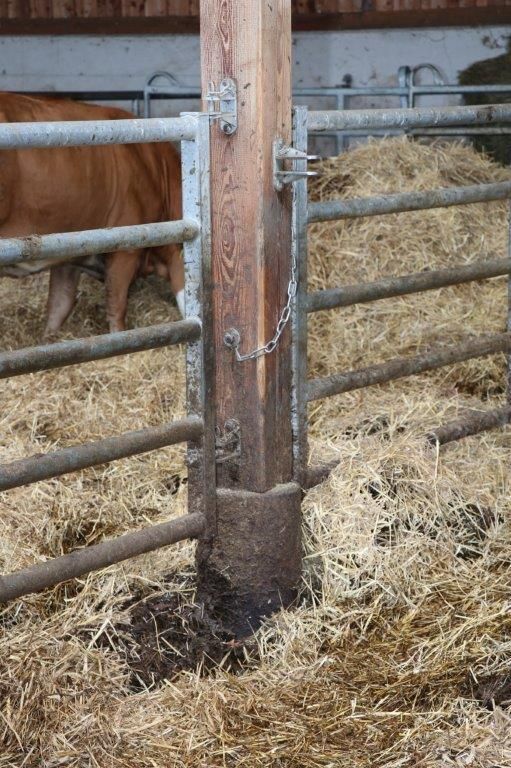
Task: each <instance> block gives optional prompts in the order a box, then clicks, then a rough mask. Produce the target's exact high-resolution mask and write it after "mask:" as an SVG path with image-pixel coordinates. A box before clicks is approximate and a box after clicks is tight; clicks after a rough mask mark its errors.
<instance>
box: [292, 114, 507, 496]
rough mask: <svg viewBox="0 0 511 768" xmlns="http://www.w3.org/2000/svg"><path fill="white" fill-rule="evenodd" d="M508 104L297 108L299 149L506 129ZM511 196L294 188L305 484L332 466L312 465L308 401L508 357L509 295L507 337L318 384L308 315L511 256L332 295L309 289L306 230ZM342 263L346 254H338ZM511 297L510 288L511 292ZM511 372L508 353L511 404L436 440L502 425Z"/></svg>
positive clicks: (415, 289) (299, 428)
mask: <svg viewBox="0 0 511 768" xmlns="http://www.w3.org/2000/svg"><path fill="white" fill-rule="evenodd" d="M510 123H511V107H509V106H508V105H496V106H488V107H473V108H472V107H445V108H422V109H421V108H418V109H388V110H386V109H376V110H374V109H373V110H357V111H355V110H353V111H351V110H350V111H349V112H345V111H344V112H343V111H324V112H307V109H306V108H304V107H299V108H297V109H296V110H295V118H294V144H295V147H296V148H297V149H299V150H301V151H302V152H303V154H304V155H305V154H306V150H307V138H308V135H309V132H312V131H314V132H321V131H332V130H333V131H346V132H352V131H353V130H364V131H373V130H385V131H387V130H390V131H392V130H398V129H399V130H406V131H413V130H416V129H421V130H422V129H432V130H437V131H440V130H442V131H443V130H445V129H449V128H454V127H460V126H463V127H468V128H470V129H475V130H477V128H480V129H483V128H487V129H488V130H494V129H495V126H497V128H498V127H500V126H509V124H510ZM306 162H307V161H306V160H305V159H302V160H298V161H296V169H297V170H299V171H300V172H301V173H303V172H304V171H305V170H306ZM509 198H511V181H503V182H498V183H493V184H476V185H473V186H465V187H450V188H446V189H433V190H426V191H420V192H404V193H398V194H393V195H383V196H375V197H365V198H353V199H348V200H333V201H331V202H313V203H309V202H308V199H307V178H306V177H302V178H300V179H297V180H296V181H295V184H294V204H293V208H294V213H293V228H294V236H293V247H294V249H295V261H296V264H297V272H298V292H297V297H296V303H295V313H294V339H295V341H294V361H293V362H294V387H293V389H294V398H295V399H294V413H293V418H294V455H295V462H296V467H295V473H296V477H297V478H298V479H299V481H300V483H301V485H302V486H304V487H310V486H311V485H313V484H315V483H317V482H319V481H320V480H321V479H322V478H324V477H325V476H326V475H327V474H328V472H329V471H330V469H331V468H332V466H331V465H330V466H323V467H321V466H320V467H309V466H308V445H307V404H308V403H310V402H313V401H315V400H321V399H322V398H326V397H331V396H332V395H338V394H341V393H343V392H350V391H352V390H355V389H363V388H365V387H369V386H372V385H375V384H383V383H385V382H388V381H393V380H395V379H399V378H403V377H406V376H413V375H417V374H420V373H424V372H425V371H431V370H434V369H437V368H441V367H443V366H447V365H452V364H453V363H460V362H463V361H465V360H470V359H472V358H476V357H483V356H487V355H493V354H497V353H500V352H505V353H510V352H511V298H510V309H509V311H508V317H507V325H506V328H507V330H506V332H505V333H499V334H492V335H485V336H484V337H481V338H473V337H471V338H467V339H466V340H464V341H461V342H460V343H458V344H456V345H452V346H442V347H437V348H433V349H431V350H429V351H428V352H426V353H423V354H420V355H417V356H415V357H406V358H395V359H392V360H389V361H387V362H385V363H379V364H377V365H372V366H368V367H367V368H362V369H358V370H352V371H343V372H339V373H335V374H333V375H332V376H328V377H326V378H318V379H307V316H308V314H309V313H312V312H318V311H321V310H331V309H336V308H339V307H350V306H353V305H354V304H361V303H367V302H372V301H378V300H379V299H387V298H391V297H394V296H404V295H406V294H412V293H420V292H422V291H429V290H433V289H436V288H442V287H444V286H449V285H458V284H461V283H467V282H471V281H474V280H482V279H486V278H491V277H496V276H499V275H509V274H510V273H511V253H510V254H509V258H505V259H492V260H488V261H484V262H477V263H475V264H470V265H468V266H466V265H463V266H456V267H452V268H449V269H442V270H434V271H428V272H419V273H416V274H409V275H401V276H396V277H387V278H382V279H381V280H379V281H377V282H373V283H366V284H357V285H346V286H342V287H338V288H332V289H329V290H323V291H317V292H315V293H310V294H309V293H307V227H308V225H309V224H312V223H314V222H322V221H334V220H341V219H352V218H359V217H363V216H381V215H385V214H391V213H398V212H401V211H419V210H428V209H431V208H442V207H448V206H454V205H469V204H471V203H478V202H484V201H490V200H504V199H509ZM339 258H341V254H339ZM509 295H510V297H511V287H510V289H509ZM510 372H511V367H510V365H509V357H508V382H507V384H508V404H507V405H506V406H505V407H503V408H498V409H494V410H490V411H486V412H479V411H473V412H471V413H469V414H467V416H466V418H464V419H463V420H460V421H456V422H452V423H449V424H445V425H443V426H441V427H439V428H438V429H437V430H435V431H434V432H433V433H432V434H430V435H429V439H430V440H432V441H435V442H437V443H439V444H441V445H443V444H445V443H448V442H450V441H452V440H458V439H460V438H462V437H467V436H469V435H475V434H478V433H479V432H483V431H485V430H488V429H494V428H495V427H499V426H503V425H505V424H507V423H508V422H509V420H510V418H511V400H510V391H511V390H510V387H511V373H510Z"/></svg>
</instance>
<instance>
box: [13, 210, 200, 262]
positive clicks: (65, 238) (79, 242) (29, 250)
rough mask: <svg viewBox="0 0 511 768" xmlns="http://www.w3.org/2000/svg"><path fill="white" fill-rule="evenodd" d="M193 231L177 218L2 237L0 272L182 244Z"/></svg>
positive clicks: (194, 233) (195, 228) (192, 224)
mask: <svg viewBox="0 0 511 768" xmlns="http://www.w3.org/2000/svg"><path fill="white" fill-rule="evenodd" d="M197 232H198V229H197V225H196V224H195V222H193V221H185V220H183V219H180V220H178V221H160V222H154V223H152V224H132V225H131V226H128V227H111V228H108V229H86V230H83V231H81V232H59V233H56V234H52V235H29V236H28V237H11V238H5V239H0V270H1V269H2V267H8V266H13V265H15V264H19V263H20V262H24V261H40V260H45V259H55V260H56V262H58V261H74V260H75V259H78V258H81V257H83V256H92V255H93V254H96V253H97V254H100V253H109V252H112V251H119V250H128V249H130V248H155V247H158V246H160V245H167V244H168V243H182V242H184V241H185V240H193V238H194V237H195V236H196V234H197Z"/></svg>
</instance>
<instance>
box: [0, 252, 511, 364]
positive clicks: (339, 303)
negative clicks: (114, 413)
mask: <svg viewBox="0 0 511 768" xmlns="http://www.w3.org/2000/svg"><path fill="white" fill-rule="evenodd" d="M510 273H511V258H510V259H494V260H492V261H487V262H477V263H476V264H468V265H466V266H460V267H451V268H449V269H438V270H432V271H427V272H415V273H413V274H411V275H402V276H400V277H385V278H383V279H382V280H378V281H376V282H374V283H365V284H364V283H362V284H358V285H345V286H342V287H341V288H329V289H327V290H324V291H316V292H315V293H311V294H309V296H308V298H307V312H320V311H323V310H325V309H336V308H338V307H351V306H353V305H354V304H365V303H367V302H371V301H378V300H379V299H390V298H392V297H394V296H406V295H407V294H413V293H422V292H423V291H431V290H434V289H436V288H445V287H446V286H449V285H461V284H462V283H470V282H472V281H474V280H484V279H487V278H490V277H500V276H501V275H508V274H510ZM0 361H1V356H0ZM0 375H1V364H0Z"/></svg>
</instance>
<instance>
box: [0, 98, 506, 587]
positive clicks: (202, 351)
mask: <svg viewBox="0 0 511 768" xmlns="http://www.w3.org/2000/svg"><path fill="white" fill-rule="evenodd" d="M210 119H211V116H210V115H207V114H186V115H183V116H181V117H180V118H164V119H163V118H162V119H159V118H153V119H146V120H119V121H115V120H113V121H98V122H68V123H25V124H23V123H17V124H4V125H0V151H1V150H2V149H13V148H21V149H22V148H23V147H62V146H85V145H97V144H110V143H137V142H152V141H154V142H163V141H180V142H181V148H182V176H183V219H182V220H180V221H174V222H161V223H153V224H144V225H137V226H132V227H118V228H114V229H108V230H92V231H87V232H71V233H62V234H55V235H45V236H41V237H39V238H37V239H35V240H34V238H28V239H27V238H14V239H4V240H1V241H0V265H3V266H6V265H8V264H16V263H19V262H20V261H23V260H38V259H42V258H48V257H50V256H51V257H54V258H58V259H59V260H61V261H72V260H73V259H76V258H77V257H78V256H84V255H91V254H98V253H105V252H108V251H113V250H117V249H119V248H123V247H128V246H129V247H142V246H144V247H150V246H157V245H163V244H166V243H171V242H183V243H184V261H185V275H186V286H185V291H186V319H185V320H183V321H180V322H176V323H165V324H161V325H156V326H151V327H148V328H140V329H136V330H130V331H125V332H121V333H111V334H105V335H102V336H97V337H94V338H90V339H78V340H73V341H64V342H59V343H56V344H48V345H41V346H36V347H32V348H28V349H22V350H17V351H14V352H3V353H0V378H8V377H12V376H18V375H23V374H26V373H35V372H37V371H43V370H47V369H50V368H60V367H64V366H67V365H73V364H78V363H83V362H88V361H92V360H99V359H104V358H108V357H113V356H116V355H122V354H130V353H134V352H137V351H142V350H148V349H155V348H158V347H164V346H166V345H169V344H177V343H180V342H186V343H187V344H188V347H187V359H186V360H187V361H186V367H187V412H188V413H187V417H186V418H185V419H182V420H180V421H175V422H171V423H169V424H164V425H161V426H159V427H151V428H148V429H144V430H140V431H136V432H129V433H126V434H123V435H119V436H116V437H108V438H105V439H103V440H99V441H97V442H94V443H88V444H83V445H78V446H75V447H72V448H65V449H63V450H60V451H56V452H54V453H50V454H45V455H41V456H35V457H30V458H27V459H21V460H18V461H14V462H12V463H10V464H4V465H3V466H0V491H5V490H8V489H10V488H14V487H17V486H21V485H26V484H29V483H33V482H36V481H38V480H43V479H47V478H51V477H58V476H60V475H63V474H66V473H68V472H73V471H76V470H79V469H83V468H86V467H91V466H94V465H97V464H103V463H105V462H109V461H114V460H116V459H121V458H124V457H127V456H132V455H135V454H138V453H144V452H146V451H150V450H156V449H158V448H162V447H164V446H167V445H171V444H174V443H178V442H187V443H188V460H187V463H188V471H189V478H190V483H189V510H188V511H189V513H188V514H187V515H185V516H183V517H180V518H178V519H177V520H172V521H169V522H166V523H162V524H160V525H155V526H152V527H148V528H145V529H143V530H140V531H138V532H135V533H130V534H127V535H124V536H120V537H118V538H116V539H113V540H110V541H105V542H102V543H100V544H96V545H93V546H90V547H87V548H84V549H81V550H77V551H75V552H72V553H70V554H67V555H64V556H63V557H59V558H56V559H54V560H49V561H47V562H44V563H40V564H37V565H34V566H32V567H30V568H26V569H24V570H21V571H18V572H16V573H13V574H9V575H5V576H1V577H0V602H5V601H7V600H11V599H14V598H17V597H20V596H22V595H25V594H28V593H30V592H35V591H39V590H42V589H44V588H47V587H51V586H53V585H55V584H58V583H60V582H62V581H65V580H67V579H70V578H75V577H78V576H82V575H84V574H86V573H89V572H90V571H93V570H97V569H99V568H103V567H105V566H108V565H111V564H113V563H117V562H120V561H122V560H125V559H127V558H130V557H133V556H135V555H138V554H141V553H143V552H149V551H152V550H155V549H158V548H160V547H164V546H167V545H168V544H171V543H174V542H177V541H180V540H182V539H186V538H201V539H203V540H213V539H214V538H215V536H216V500H217V481H216V469H217V462H221V461H222V460H223V459H222V456H221V452H220V453H219V456H218V457H217V455H216V448H215V424H214V419H215V393H214V384H213V382H214V359H213V356H214V343H213V324H212V320H211V295H212V291H211V288H212V286H211V231H210V219H211V215H210V152H209V140H210ZM510 123H511V106H509V105H500V106H490V107H454V108H452V107H451V108H443V109H398V110H396V109H393V110H369V111H348V112H345V111H334V112H310V113H308V112H307V110H306V109H305V108H303V107H298V108H296V109H295V112H294V141H293V145H294V146H293V149H294V150H298V152H295V151H287V153H285V154H284V156H283V159H282V156H279V157H280V159H281V160H282V162H281V163H280V165H279V168H280V170H279V171H278V174H279V175H278V177H277V178H276V181H277V186H278V187H279V188H280V186H282V185H284V186H285V185H286V184H292V185H293V246H292V247H293V253H292V275H291V280H292V282H293V285H295V287H296V283H295V278H296V282H297V291H296V294H294V292H291V293H290V294H289V295H290V298H291V299H292V303H293V313H292V325H293V379H294V381H293V392H292V406H293V408H292V432H293V448H294V479H295V480H296V481H298V482H299V483H300V484H301V485H302V487H307V486H310V485H311V484H312V483H314V482H317V481H318V480H319V479H320V477H321V476H322V475H324V473H325V471H328V467H327V468H324V467H320V468H319V470H318V468H310V467H309V466H308V448H307V404H308V402H311V401H314V400H319V399H321V398H324V397H329V396H331V395H335V394H340V393H342V392H348V391H351V390H354V389H360V388H363V387H367V386H370V385H373V384H381V383H384V382H388V381H391V380H394V379H397V378H401V377H403V376H410V375H415V374H418V373H422V372H425V371H429V370H433V369H435V368H439V367H441V366H445V365H450V364H452V363H456V362H461V361H464V360H469V359H471V358H474V357H480V356H485V355H491V354H496V353H499V352H506V353H509V352H511V320H510V319H509V318H508V321H507V332H505V333H501V334H493V335H489V336H485V337H484V338H471V339H467V340H466V341H464V342H462V343H460V344H457V345H455V346H454V345H453V346H445V347H442V348H437V349H433V350H430V351H429V352H427V353H425V354H421V355H418V356H416V357H410V358H397V359H394V360H390V361H388V362H386V363H382V364H378V365H373V366H369V367H367V368H363V369H361V370H354V371H348V372H339V373H337V374H334V375H332V376H329V377H327V378H323V379H312V380H308V379H307V316H308V313H311V312H316V311H319V310H324V309H334V308H337V307H348V306H351V305H353V304H356V303H360V302H370V301H376V300H378V299H383V298H389V297H392V296H401V295H405V294H410V293H417V292H421V291H427V290H432V289H435V288H441V287H443V286H447V285H456V284H459V283H464V282H469V281H472V280H480V279H483V278H489V277H495V276H497V275H509V274H510V273H511V259H510V258H507V259H499V260H492V261H486V262H483V263H477V264H471V265H469V266H458V267H453V268H450V269H445V270H439V271H432V272H427V273H418V274H411V275H404V276H400V277H393V278H385V279H382V280H379V281H377V282H374V283H370V284H365V285H351V286H343V287H339V288H333V289H330V290H326V291H320V292H317V293H312V294H308V293H307V227H308V224H310V223H313V222H319V221H329V220H335V219H343V218H355V217H360V216H376V215H383V214H389V213H396V212H398V211H414V210H425V209H430V208H435V207H442V206H453V205H461V204H470V203H476V202H481V201H489V200H502V199H508V198H510V197H511V181H506V182H500V183H495V184H484V185H475V186H468V187H454V188H449V189H437V190H428V191H424V192H409V193H400V194H395V195H386V196H382V197H379V196H378V197H368V198H363V199H352V200H337V201H332V202H321V203H311V204H309V203H308V200H307V159H306V151H307V137H308V134H309V132H312V131H316V132H321V131H329V130H330V131H331V130H334V131H352V130H354V129H355V130H356V129H364V130H366V129H367V130H381V129H384V130H386V129H389V130H392V129H398V128H399V129H402V128H406V129H410V130H413V129H417V128H448V127H455V126H461V125H463V126H470V127H476V128H477V127H479V126H480V127H485V126H494V125H497V126H499V125H509V124H510ZM288 149H289V148H288ZM279 162H280V160H279ZM274 310H275V316H276V317H279V316H281V314H282V307H274ZM283 331H284V327H282V328H281V329H280V333H282V332H283ZM277 343H278V339H277V342H276V344H277ZM276 344H275V346H276ZM275 346H274V347H273V348H272V350H268V352H269V353H270V354H271V353H272V352H273V350H274V349H275ZM510 413H511V410H510V407H509V406H507V407H504V408H501V409H498V410H493V411H489V412H487V413H483V414H481V413H477V414H471V415H470V416H469V417H468V418H467V419H466V420H465V421H464V422H456V423H455V424H449V425H445V426H444V427H441V428H440V429H439V430H437V431H436V433H435V435H434V439H435V440H437V441H438V442H439V443H445V442H448V441H449V440H454V439H458V438H460V437H463V436H465V435H471V434H476V433H478V432H480V431H482V430H484V429H489V428H492V427H495V426H498V425H501V424H506V423H508V421H509V417H510ZM256 496H260V497H261V498H260V499H258V503H261V504H266V505H267V504H269V503H270V501H269V499H270V495H269V494H264V493H263V494H259V495H258V494H255V493H252V494H251V495H250V498H248V500H247V502H246V503H247V504H248V503H249V502H250V503H252V504H255V497H256ZM286 498H287V497H286ZM279 503H281V502H279ZM282 503H285V502H282ZM286 503H287V502H286ZM233 519H234V518H233ZM270 534H271V532H270ZM251 535H253V536H254V548H255V549H257V551H260V552H262V551H263V550H264V545H265V541H266V540H265V536H266V538H267V537H268V533H267V532H266V531H265V530H260V531H259V530H257V531H255V530H254V531H252V534H251ZM282 535H283V536H288V532H287V531H286V529H285V527H283V528H282ZM257 537H259V540H258V541H255V538H257ZM280 544H282V547H283V548H285V542H277V549H278V546H280ZM272 546H275V542H274V541H272ZM275 575H276V576H278V574H275Z"/></svg>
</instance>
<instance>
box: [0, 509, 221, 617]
mask: <svg viewBox="0 0 511 768" xmlns="http://www.w3.org/2000/svg"><path fill="white" fill-rule="evenodd" d="M205 522H206V521H205V518H204V516H203V515H200V514H197V513H192V514H190V515H183V516H182V517H178V518H177V519H176V520H169V521H168V522H167V523H160V524H159V525H152V526H150V527H148V528H143V529H142V530H140V531H135V532H134V533H126V534H124V536H119V537H118V538H117V539H111V540H109V541H102V542H101V543H100V544H93V545H91V546H90V547H86V548H85V549H78V550H76V551H74V552H70V553H69V554H68V555H63V556H62V557H57V558H55V559H54V560H48V561H46V562H44V563H38V564H37V565H32V566H31V567H30V568H24V569H23V570H22V571H17V572H15V573H10V574H8V575H6V576H0V603H5V602H7V601H8V600H15V599H16V598H18V597H22V596H23V595H29V594H31V593H32V592H41V591H42V590H43V589H47V588H48V587H54V586H55V585H56V584H60V583H61V582H64V581H68V580H69V579H76V578H78V577H80V576H84V575H85V574H87V573H91V572H92V571H98V570H99V569H100V568H106V567H107V566H109V565H114V564H115V563H120V562H122V561H123V560H128V559H129V558H131V557H136V556H137V555H142V554H144V553H145V552H152V551H154V550H155V549H160V548H161V547H166V546H168V545H169V544H175V543H176V542H178V541H183V539H196V538H197V537H198V536H200V535H201V533H202V532H203V531H204V528H205Z"/></svg>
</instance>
